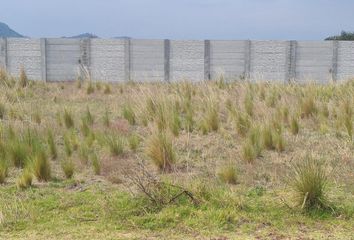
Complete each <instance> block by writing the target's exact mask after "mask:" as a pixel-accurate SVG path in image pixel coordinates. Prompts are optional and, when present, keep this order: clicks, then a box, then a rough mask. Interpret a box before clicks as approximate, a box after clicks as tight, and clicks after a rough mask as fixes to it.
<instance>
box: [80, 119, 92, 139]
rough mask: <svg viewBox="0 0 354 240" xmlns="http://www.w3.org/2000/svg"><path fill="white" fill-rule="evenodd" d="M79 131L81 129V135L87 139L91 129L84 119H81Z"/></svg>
mask: <svg viewBox="0 0 354 240" xmlns="http://www.w3.org/2000/svg"><path fill="white" fill-rule="evenodd" d="M80 129H81V132H82V134H83V135H84V136H85V137H87V136H88V135H89V134H90V132H91V129H90V127H89V124H88V122H87V120H86V118H82V119H81V127H80Z"/></svg>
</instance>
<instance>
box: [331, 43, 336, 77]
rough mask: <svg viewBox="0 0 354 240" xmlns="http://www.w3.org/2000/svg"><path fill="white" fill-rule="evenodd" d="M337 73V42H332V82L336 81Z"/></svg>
mask: <svg viewBox="0 0 354 240" xmlns="http://www.w3.org/2000/svg"><path fill="white" fill-rule="evenodd" d="M337 71H338V41H333V56H332V69H331V72H332V80H333V81H337Z"/></svg>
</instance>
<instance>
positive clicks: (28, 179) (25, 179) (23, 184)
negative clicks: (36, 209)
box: [16, 168, 33, 189]
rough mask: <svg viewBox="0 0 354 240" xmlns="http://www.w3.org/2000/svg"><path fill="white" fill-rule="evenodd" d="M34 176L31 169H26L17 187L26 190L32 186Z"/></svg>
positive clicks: (17, 182)
mask: <svg viewBox="0 0 354 240" xmlns="http://www.w3.org/2000/svg"><path fill="white" fill-rule="evenodd" d="M32 180H33V175H32V172H31V171H30V169H29V168H25V169H24V170H23V172H22V174H21V176H20V177H19V178H18V179H17V181H16V185H17V187H18V188H19V189H26V188H28V187H30V186H32Z"/></svg>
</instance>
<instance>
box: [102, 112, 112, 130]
mask: <svg viewBox="0 0 354 240" xmlns="http://www.w3.org/2000/svg"><path fill="white" fill-rule="evenodd" d="M103 125H104V126H105V127H109V126H110V125H111V120H110V118H109V112H108V110H107V109H106V111H105V112H104V115H103Z"/></svg>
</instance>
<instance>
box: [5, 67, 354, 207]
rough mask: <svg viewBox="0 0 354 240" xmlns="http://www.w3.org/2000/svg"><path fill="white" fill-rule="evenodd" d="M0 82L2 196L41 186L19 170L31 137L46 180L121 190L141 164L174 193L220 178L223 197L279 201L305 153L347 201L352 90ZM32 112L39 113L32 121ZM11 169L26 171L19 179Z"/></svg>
mask: <svg viewBox="0 0 354 240" xmlns="http://www.w3.org/2000/svg"><path fill="white" fill-rule="evenodd" d="M2 75H3V73H1V72H0V104H1V105H0V117H1V118H0V119H1V120H0V143H1V144H2V143H4V146H3V147H4V148H5V152H6V157H5V158H6V159H8V160H9V161H8V163H9V168H8V177H7V178H6V181H5V186H12V185H15V184H16V179H17V178H19V177H20V179H21V180H19V181H18V185H19V187H21V188H22V186H23V187H24V188H26V187H28V186H29V185H30V184H32V183H33V184H34V185H41V184H44V183H39V182H38V181H36V180H35V179H34V180H33V182H32V181H29V179H30V178H31V177H32V176H33V171H32V172H30V173H29V172H28V171H29V170H27V169H28V168H27V167H26V166H25V165H26V164H25V163H26V161H27V160H26V159H27V157H33V152H31V150H30V149H31V144H30V143H29V142H28V141H26V139H25V138H22V136H25V135H26V134H25V133H26V132H27V131H28V130H29V129H30V130H31V131H36V132H37V133H38V135H39V140H38V141H40V142H41V144H42V145H43V147H44V148H45V150H46V152H47V154H48V156H50V157H51V160H49V159H48V161H50V169H51V172H50V175H51V177H52V178H54V179H64V178H66V177H67V178H71V177H73V178H74V179H78V180H80V181H95V180H97V181H98V180H99V181H103V182H105V183H108V182H109V181H110V182H112V183H114V184H125V180H124V174H125V172H126V171H129V170H133V169H134V168H135V167H136V166H137V165H138V163H139V162H141V161H143V162H144V163H145V164H146V168H147V169H148V170H149V171H150V172H151V173H154V174H156V175H158V176H161V177H164V178H167V179H169V180H171V181H173V182H177V183H180V184H182V185H185V184H187V185H188V184H191V183H193V182H196V181H201V182H206V183H209V182H210V183H212V182H215V180H217V179H218V178H222V179H224V180H223V181H225V182H229V183H237V184H236V185H231V186H230V188H231V190H230V191H231V192H232V191H234V190H235V189H236V190H240V189H250V188H252V189H253V188H255V187H256V186H257V187H259V189H266V190H267V191H272V192H273V191H274V192H278V191H282V189H284V187H286V186H287V182H286V181H285V179H286V175H287V174H288V173H289V169H291V166H292V164H293V163H294V162H296V161H298V160H301V156H304V154H307V153H311V154H312V155H313V156H314V158H315V159H324V160H325V161H326V162H327V163H328V164H327V167H328V168H329V170H330V171H329V172H330V173H331V174H330V175H329V176H328V180H329V181H330V182H331V183H332V185H335V187H340V188H341V189H344V190H345V191H346V192H347V194H349V195H350V196H352V195H353V194H354V191H353V184H352V183H353V182H354V175H353V170H354V157H353V156H354V144H353V140H352V135H353V133H352V132H353V130H352V127H353V120H354V117H353V111H354V110H353V108H354V106H353V104H352V101H353V100H352V99H354V81H349V82H347V83H343V84H334V83H332V84H329V85H314V84H308V85H298V84H289V85H283V84H269V83H248V82H231V83H227V82H225V81H224V80H222V81H221V80H220V81H217V82H213V81H210V82H200V83H193V84H192V83H188V82H181V83H170V84H161V83H144V84H139V83H136V84H132V83H125V84H105V85H102V86H97V85H95V84H94V83H93V82H89V83H85V82H83V83H82V84H86V85H84V86H86V87H81V88H78V87H77V86H76V84H75V83H41V82H36V83H30V84H27V85H24V87H23V88H18V87H16V84H12V85H11V84H9V83H8V82H11V81H13V79H12V78H11V77H10V76H5V77H4V76H2ZM107 89H109V90H107ZM88 93H89V94H88ZM348 99H349V100H348ZM1 106H3V107H1ZM33 106H37V107H38V108H40V114H39V115H40V117H35V114H37V113H35V112H34V109H35V108H34V107H33ZM1 109H3V110H1ZM38 118H40V121H39V120H38ZM76 123H77V124H76ZM80 123H81V124H80ZM48 132H50V133H48ZM10 143H11V144H10ZM55 159H57V160H55ZM230 163H232V166H237V172H236V170H235V169H234V168H233V167H228V166H230ZM15 165H16V166H18V167H25V170H22V171H23V173H22V174H21V171H20V170H18V169H16V168H15V167H14V166H15ZM156 166H157V168H156ZM225 166H226V167H225ZM0 168H1V167H0ZM31 169H32V166H31ZM74 172H75V174H74ZM3 175H4V174H3ZM31 180H32V179H31ZM257 189H258V188H257ZM198 190H200V191H201V189H198ZM257 191H258V190H257ZM257 194H259V193H257ZM294 194H295V195H296V193H294ZM286 196H287V197H288V195H286ZM274 198H277V196H274ZM277 199H278V198H277ZM291 199H292V198H291V197H289V198H288V200H289V201H290V202H292V200H291Z"/></svg>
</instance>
